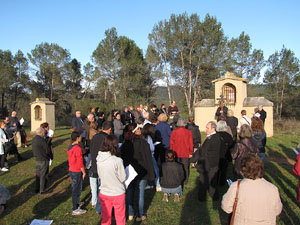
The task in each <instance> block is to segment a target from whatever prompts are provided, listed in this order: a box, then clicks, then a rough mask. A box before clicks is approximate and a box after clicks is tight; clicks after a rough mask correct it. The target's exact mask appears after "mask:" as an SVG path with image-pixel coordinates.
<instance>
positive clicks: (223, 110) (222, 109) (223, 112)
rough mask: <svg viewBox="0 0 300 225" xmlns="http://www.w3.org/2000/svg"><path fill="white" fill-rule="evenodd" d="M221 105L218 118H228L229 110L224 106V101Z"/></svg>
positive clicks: (217, 112)
mask: <svg viewBox="0 0 300 225" xmlns="http://www.w3.org/2000/svg"><path fill="white" fill-rule="evenodd" d="M219 103H220V106H219V107H218V108H217V111H216V118H218V117H219V116H225V117H227V112H228V108H227V107H226V106H225V105H224V101H222V100H221V101H220V102H219Z"/></svg>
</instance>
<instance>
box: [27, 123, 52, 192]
mask: <svg viewBox="0 0 300 225" xmlns="http://www.w3.org/2000/svg"><path fill="white" fill-rule="evenodd" d="M35 133H36V135H35V137H34V138H33V139H32V152H33V156H34V157H35V158H36V186H35V192H36V193H38V192H39V193H40V194H46V193H47V191H46V184H47V179H48V173H49V161H50V159H53V155H52V151H51V149H50V148H49V145H48V144H47V142H46V139H45V138H44V136H45V130H44V129H43V128H41V127H39V128H38V129H36V131H35Z"/></svg>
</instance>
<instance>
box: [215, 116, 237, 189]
mask: <svg viewBox="0 0 300 225" xmlns="http://www.w3.org/2000/svg"><path fill="white" fill-rule="evenodd" d="M216 130H217V134H219V137H220V140H221V148H220V162H219V171H218V184H219V185H221V186H223V185H225V184H226V172H227V167H228V162H230V161H232V158H231V152H230V149H231V148H233V144H234V142H233V139H232V136H231V135H230V134H228V133H227V132H226V131H227V124H226V122H225V121H223V120H220V121H219V122H218V123H217V128H216Z"/></svg>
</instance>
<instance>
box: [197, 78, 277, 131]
mask: <svg viewBox="0 0 300 225" xmlns="http://www.w3.org/2000/svg"><path fill="white" fill-rule="evenodd" d="M212 82H213V83H215V99H202V100H201V101H200V102H198V103H197V104H196V105H195V123H196V124H197V125H198V126H199V128H200V130H201V131H205V126H206V124H207V123H208V122H209V121H215V113H216V110H217V108H218V106H219V101H220V100H224V102H225V106H226V107H227V108H228V109H231V110H232V111H233V112H234V116H235V117H236V118H238V119H239V118H240V117H241V111H242V110H243V109H244V110H246V111H247V116H248V117H249V118H252V117H253V115H254V114H255V109H256V108H257V107H258V105H263V108H264V110H265V111H266V112H267V118H266V121H265V127H264V128H265V131H266V133H267V136H268V137H272V136H273V103H272V102H270V101H269V100H267V99H265V98H264V97H247V83H248V80H247V79H244V78H240V77H236V76H235V75H234V74H233V73H230V72H227V73H226V74H225V76H224V77H221V78H218V79H216V80H213V81H212Z"/></svg>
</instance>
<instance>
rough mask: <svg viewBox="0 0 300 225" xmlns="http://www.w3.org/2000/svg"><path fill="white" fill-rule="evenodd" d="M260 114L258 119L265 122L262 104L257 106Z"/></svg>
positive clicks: (265, 113)
mask: <svg viewBox="0 0 300 225" xmlns="http://www.w3.org/2000/svg"><path fill="white" fill-rule="evenodd" d="M257 113H259V114H260V116H259V119H261V121H262V122H263V124H265V120H266V118H267V112H266V111H265V110H264V109H263V105H259V106H258V112H257Z"/></svg>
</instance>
